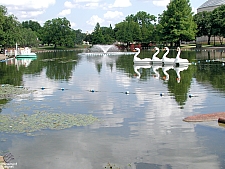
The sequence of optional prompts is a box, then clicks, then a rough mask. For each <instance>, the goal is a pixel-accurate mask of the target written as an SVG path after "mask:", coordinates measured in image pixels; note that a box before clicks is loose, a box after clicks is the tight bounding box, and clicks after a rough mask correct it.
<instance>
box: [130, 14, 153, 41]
mask: <svg viewBox="0 0 225 169" xmlns="http://www.w3.org/2000/svg"><path fill="white" fill-rule="evenodd" d="M129 20H132V21H134V22H137V23H138V24H139V26H140V29H141V35H142V37H141V39H142V42H146V43H148V42H150V41H152V39H153V37H154V35H153V32H154V28H155V26H154V22H156V17H155V16H154V15H150V14H148V13H146V12H144V11H139V12H137V14H135V15H133V14H132V15H129V16H127V17H126V21H129Z"/></svg>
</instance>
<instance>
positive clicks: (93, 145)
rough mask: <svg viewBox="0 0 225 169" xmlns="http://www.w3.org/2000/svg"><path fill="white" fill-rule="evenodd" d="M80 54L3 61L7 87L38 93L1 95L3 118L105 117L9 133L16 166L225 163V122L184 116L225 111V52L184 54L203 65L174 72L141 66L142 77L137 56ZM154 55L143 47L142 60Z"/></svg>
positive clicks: (214, 168)
mask: <svg viewBox="0 0 225 169" xmlns="http://www.w3.org/2000/svg"><path fill="white" fill-rule="evenodd" d="M80 52H81V51H72V52H71V51H68V52H67V51H64V52H52V53H38V57H37V59H35V60H32V61H28V60H15V59H14V60H10V61H8V62H2V63H0V75H1V78H0V84H6V83H8V84H11V85H15V86H24V87H26V88H28V89H30V90H35V92H33V93H32V94H30V95H21V96H18V97H16V98H14V99H12V100H1V101H0V108H1V109H0V110H1V113H0V115H7V114H8V115H12V116H17V115H20V114H26V115H32V114H33V113H35V112H36V111H46V112H50V113H66V114H75V113H78V114H86V115H93V116H94V117H97V118H98V119H99V121H97V122H95V123H94V124H92V125H88V126H83V127H82V126H80V127H79V126H74V127H71V128H67V129H63V130H50V129H46V130H41V131H36V132H31V133H26V132H25V133H20V134H15V133H10V132H9V133H7V132H1V133H0V153H1V154H0V155H4V154H5V153H7V152H10V153H12V154H13V156H14V160H13V161H12V162H15V164H14V166H13V167H14V168H16V169H26V168H32V169H40V168H44V169H48V168H49V169H52V168H54V169H60V168H66V169H81V168H82V169H91V168H92V169H101V168H102V169H103V168H110V167H112V168H116V169H117V168H120V169H152V168H153V169H161V168H163V169H165V168H167V169H172V168H173V169H174V168H177V169H180V168H198V169H199V168H210V169H221V168H225V151H224V150H225V147H224V140H225V128H224V127H223V125H220V124H218V122H217V121H212V122H201V123H200V122H199V123H187V122H184V121H183V119H184V118H185V117H187V116H191V115H195V114H206V113H214V112H223V111H224V110H225V106H224V103H225V86H224V84H225V67H224V66H223V64H222V62H219V61H216V60H217V59H219V60H222V59H223V57H224V58H225V56H224V53H223V51H218V52H196V51H182V53H181V57H182V58H188V59H189V61H190V62H191V63H192V62H193V63H195V64H191V65H189V67H187V68H185V69H183V70H181V69H180V70H178V69H174V68H172V67H171V68H168V69H166V72H167V73H168V75H167V76H166V72H165V69H163V68H162V67H160V66H157V65H156V66H147V67H139V69H137V70H138V71H139V72H140V76H138V75H137V73H136V72H135V67H134V65H133V55H120V56H116V55H113V56H84V55H82V56H79V55H78V53H80ZM152 54H153V53H152V51H148V50H143V51H142V52H141V54H140V57H143V58H144V57H151V56H152ZM162 54H163V52H162V51H161V52H160V55H161V56H162ZM175 55H176V52H172V51H171V52H170V56H171V57H175ZM139 66H140V65H139ZM136 68H138V67H136ZM163 71H164V72H163ZM177 73H178V74H177ZM179 74H180V79H178V76H179ZM90 90H93V91H92V92H90ZM127 91H129V94H128V93H127ZM189 95H191V96H193V97H189Z"/></svg>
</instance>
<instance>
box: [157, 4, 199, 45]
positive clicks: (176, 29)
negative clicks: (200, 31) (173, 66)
mask: <svg viewBox="0 0 225 169" xmlns="http://www.w3.org/2000/svg"><path fill="white" fill-rule="evenodd" d="M159 20H160V21H159V23H160V24H161V25H162V27H163V29H162V36H163V40H164V41H167V42H171V45H173V43H175V45H176V46H180V42H181V41H190V40H194V39H195V34H196V24H195V22H194V20H193V13H192V8H191V6H190V2H189V0H172V1H170V3H169V5H168V6H167V10H165V11H163V14H162V15H161V17H160V18H159Z"/></svg>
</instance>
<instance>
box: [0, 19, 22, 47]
mask: <svg viewBox="0 0 225 169" xmlns="http://www.w3.org/2000/svg"><path fill="white" fill-rule="evenodd" d="M21 30H22V27H21V23H20V22H19V21H17V18H16V17H15V16H14V15H9V16H7V17H6V18H5V22H4V24H3V31H4V40H3V41H2V44H3V45H5V47H6V46H10V47H12V46H15V44H16V43H17V42H20V41H21V40H22V38H23V36H22V35H21Z"/></svg>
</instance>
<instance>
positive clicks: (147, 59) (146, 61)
mask: <svg viewBox="0 0 225 169" xmlns="http://www.w3.org/2000/svg"><path fill="white" fill-rule="evenodd" d="M135 50H136V51H137V52H136V53H135V55H134V59H133V62H134V64H137V63H144V64H146V63H147V64H150V63H151V61H152V59H150V58H144V59H141V58H139V57H137V56H138V55H139V54H140V52H141V51H140V49H139V48H135Z"/></svg>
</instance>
